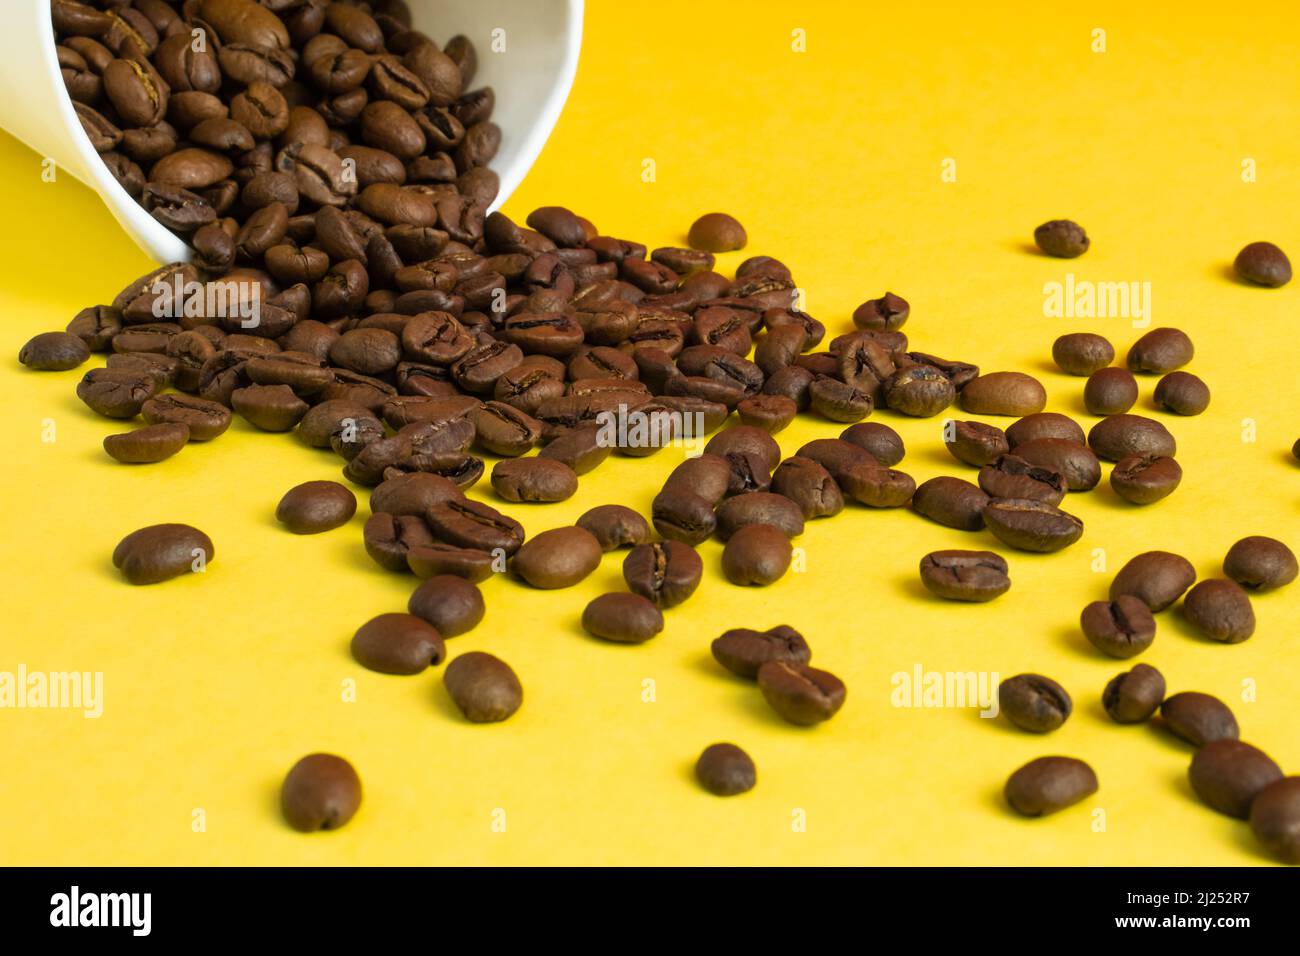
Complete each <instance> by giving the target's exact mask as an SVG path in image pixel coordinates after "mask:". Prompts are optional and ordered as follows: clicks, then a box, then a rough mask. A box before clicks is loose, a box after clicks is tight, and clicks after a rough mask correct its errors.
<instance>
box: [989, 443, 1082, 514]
mask: <svg viewBox="0 0 1300 956" xmlns="http://www.w3.org/2000/svg"><path fill="white" fill-rule="evenodd" d="M979 485H980V488H981V489H982V490H983V491H984V493H985V494H987V495H988V496H989V497H990V498H1029V499H1032V500H1034V501H1045V502H1047V504H1049V505H1057V504H1060V503H1061V501H1062V500H1063V499H1064V498H1065V492H1066V482H1065V476H1064V475H1062V474H1060V473H1059V472H1056V471H1052V470H1051V469H1050V468H1042V467H1040V466H1038V465H1034V464H1031V463H1030V462H1028V461H1026V460H1025V459H1023V458H1021V457H1020V456H1019V455H1012V454H1007V455H999V456H998V457H997V458H995V459H994V460H993V461H991V462H989V463H988V464H987V465H985V466H984V467H983V468H981V469H980V471H979Z"/></svg>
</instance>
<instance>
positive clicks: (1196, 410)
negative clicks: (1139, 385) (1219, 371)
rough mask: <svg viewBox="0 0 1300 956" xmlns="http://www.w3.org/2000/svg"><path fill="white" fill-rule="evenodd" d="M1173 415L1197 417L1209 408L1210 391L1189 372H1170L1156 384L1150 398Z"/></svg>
mask: <svg viewBox="0 0 1300 956" xmlns="http://www.w3.org/2000/svg"><path fill="white" fill-rule="evenodd" d="M1152 397H1153V398H1154V399H1155V403H1156V404H1157V405H1158V406H1160V407H1161V408H1163V409H1165V410H1167V411H1171V412H1173V413H1174V414H1175V415H1199V414H1201V412H1203V411H1205V410H1206V409H1207V408H1209V407H1210V389H1209V386H1207V385H1206V384H1205V383H1204V382H1202V381H1201V380H1200V379H1199V378H1197V377H1196V376H1195V375H1193V374H1192V373H1191V372H1170V373H1169V374H1168V375H1166V376H1165V377H1164V378H1162V379H1161V380H1160V381H1158V382H1157V383H1156V390H1155V393H1154V395H1153V396H1152Z"/></svg>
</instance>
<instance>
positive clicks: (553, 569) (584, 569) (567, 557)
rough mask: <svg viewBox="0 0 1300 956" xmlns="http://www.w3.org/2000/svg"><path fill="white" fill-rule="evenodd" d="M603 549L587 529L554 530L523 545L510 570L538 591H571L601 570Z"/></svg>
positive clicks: (536, 536) (545, 532)
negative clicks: (594, 572)
mask: <svg viewBox="0 0 1300 956" xmlns="http://www.w3.org/2000/svg"><path fill="white" fill-rule="evenodd" d="M600 556H601V548H600V542H599V541H597V540H596V536H595V535H594V534H592V533H591V532H590V531H588V530H586V529H585V528H578V527H568V528H553V529H552V530H550V531H543V532H542V533H541V534H539V535H535V536H534V537H532V538H529V539H528V540H527V541H525V542H524V544H523V546H522V547H521V548H520V549H519V550H518V552H516V553H515V556H514V559H513V560H512V561H511V562H510V568H511V570H512V571H514V572H515V574H517V575H519V577H521V578H523V579H524V580H525V581H526V582H528V583H529V584H531V585H532V586H533V587H535V588H546V589H550V588H568V587H572V586H573V585H575V584H577V583H578V582H579V581H581V580H582V579H583V578H585V577H587V575H589V574H591V572H592V571H595V570H596V568H598V567H599V566H600Z"/></svg>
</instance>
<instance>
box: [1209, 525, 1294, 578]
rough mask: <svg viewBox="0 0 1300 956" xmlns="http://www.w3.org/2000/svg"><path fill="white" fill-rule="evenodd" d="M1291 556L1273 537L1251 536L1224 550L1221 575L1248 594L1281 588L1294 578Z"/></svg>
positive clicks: (1288, 549) (1288, 550)
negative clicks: (1249, 591)
mask: <svg viewBox="0 0 1300 956" xmlns="http://www.w3.org/2000/svg"><path fill="white" fill-rule="evenodd" d="M1298 572H1300V566H1297V564H1296V556H1295V553H1294V552H1293V551H1292V550H1291V549H1290V548H1288V547H1287V546H1286V545H1285V544H1283V543H1282V542H1281V541H1278V540H1277V539H1276V538H1266V537H1264V536H1262V535H1252V536H1250V537H1248V538H1242V539H1241V540H1240V541H1238V542H1236V543H1235V544H1234V545H1233V546H1232V547H1231V548H1229V549H1228V554H1227V556H1226V557H1224V559H1223V573H1224V574H1225V575H1226V576H1227V577H1229V578H1231V579H1232V580H1234V581H1236V582H1237V583H1238V584H1240V585H1241V586H1242V587H1243V588H1249V589H1250V590H1252V591H1268V590H1272V589H1273V588H1280V587H1284V586H1285V585H1288V584H1290V583H1291V582H1292V581H1294V580H1295V579H1296V574H1297V573H1298Z"/></svg>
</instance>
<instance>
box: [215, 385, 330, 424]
mask: <svg viewBox="0 0 1300 956" xmlns="http://www.w3.org/2000/svg"><path fill="white" fill-rule="evenodd" d="M230 402H231V404H232V405H233V406H234V408H235V411H237V412H239V414H240V415H241V416H243V418H244V420H245V421H247V422H248V423H249V424H250V425H254V426H256V427H257V428H260V429H262V430H263V431H268V432H287V431H288V430H289V429H291V428H293V426H295V425H297V424H298V422H299V420H301V419H302V417H303V416H304V415H306V414H307V409H308V408H309V407H310V406H309V405H308V404H307V403H306V402H304V401H303V400H302V399H301V398H299V397H298V396H297V395H295V394H294V393H293V389H291V388H290V387H289V386H288V385H250V386H248V387H247V388H237V389H235V390H234V391H233V392H231V393H230Z"/></svg>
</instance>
